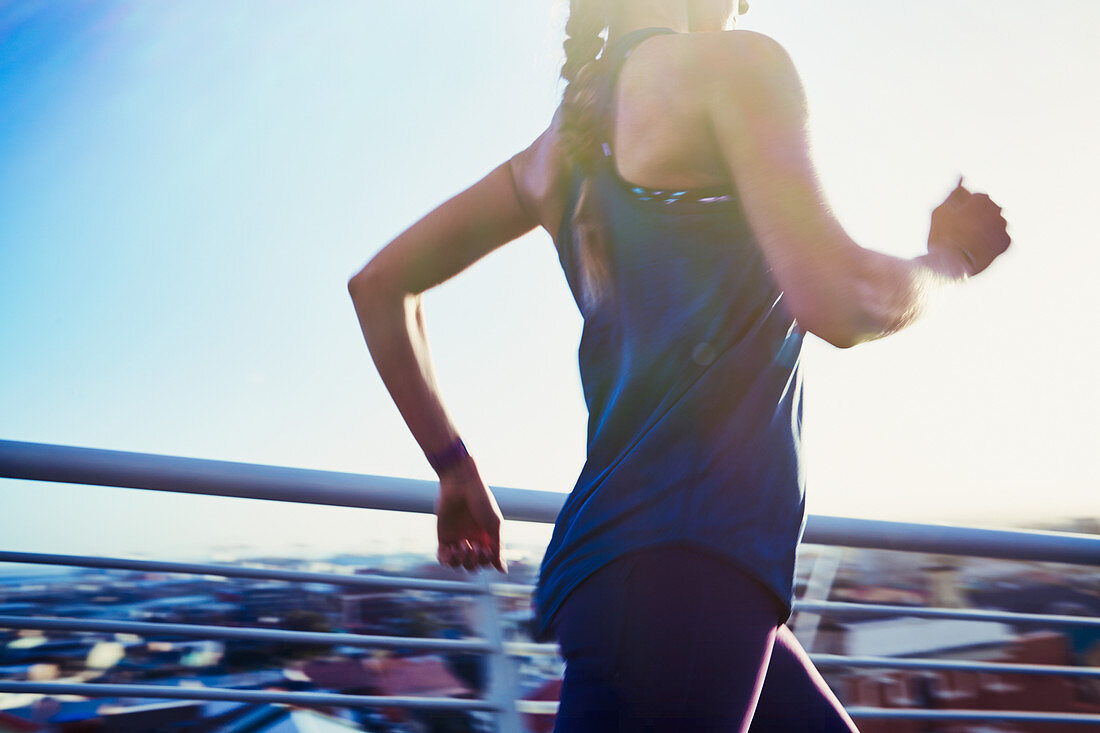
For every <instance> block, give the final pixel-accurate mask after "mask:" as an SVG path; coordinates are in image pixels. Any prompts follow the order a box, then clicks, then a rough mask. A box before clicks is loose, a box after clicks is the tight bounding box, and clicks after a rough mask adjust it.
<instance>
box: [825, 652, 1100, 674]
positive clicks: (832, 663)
mask: <svg viewBox="0 0 1100 733" xmlns="http://www.w3.org/2000/svg"><path fill="white" fill-rule="evenodd" d="M810 659H811V660H812V661H813V663H814V664H815V665H816V666H818V667H885V668H889V669H956V670H964V671H969V672H997V673H1003V674H1042V675H1058V676H1065V677H1100V667H1070V666H1067V665H1060V664H1012V663H1009V662H977V661H973V660H969V659H913V658H909V657H846V656H844V655H842V654H811V655H810Z"/></svg>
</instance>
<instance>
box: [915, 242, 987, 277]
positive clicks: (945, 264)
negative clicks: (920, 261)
mask: <svg viewBox="0 0 1100 733" xmlns="http://www.w3.org/2000/svg"><path fill="white" fill-rule="evenodd" d="M924 259H925V262H926V263H927V265H928V266H929V267H930V268H932V269H933V270H935V271H936V272H938V273H939V274H941V275H944V276H945V277H949V278H952V279H954V280H966V279H968V278H970V277H972V276H974V275H975V274H976V273H977V269H978V268H977V265H976V264H975V262H974V258H973V257H972V256H971V255H970V253H969V252H967V251H966V249H964V248H963V247H961V246H959V245H956V244H954V243H950V242H943V243H938V244H932V243H929V245H928V254H926V255H925V256H924Z"/></svg>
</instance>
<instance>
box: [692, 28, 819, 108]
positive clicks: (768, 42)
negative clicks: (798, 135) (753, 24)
mask: <svg viewBox="0 0 1100 733" xmlns="http://www.w3.org/2000/svg"><path fill="white" fill-rule="evenodd" d="M690 35H691V36H694V38H691V39H690V40H691V43H690V46H691V48H690V53H691V54H692V56H693V58H692V61H693V65H695V66H696V67H697V68H700V69H706V70H707V73H705V74H704V75H703V76H702V78H701V82H702V85H703V89H702V90H701V91H702V92H703V93H705V94H706V95H707V97H708V98H709V99H712V100H713V99H715V98H717V99H719V100H725V101H730V100H731V98H732V99H733V100H734V101H740V102H752V103H754V104H760V103H766V104H765V106H766V107H771V106H772V105H774V104H777V103H778V104H782V105H784V106H788V105H793V106H794V107H796V108H801V107H803V106H804V104H805V99H804V93H803V89H802V83H801V80H800V79H799V76H798V72H797V70H796V69H795V66H794V62H793V61H792V60H791V56H790V54H789V53H788V52H787V49H785V48H784V47H783V45H782V44H780V43H779V41H777V40H775V39H774V38H772V37H771V36H769V35H766V34H764V33H757V32H755V31H747V30H732V31H716V32H713V33H693V34H690Z"/></svg>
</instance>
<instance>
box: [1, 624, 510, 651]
mask: <svg viewBox="0 0 1100 733" xmlns="http://www.w3.org/2000/svg"><path fill="white" fill-rule="evenodd" d="M0 629H34V630H38V631H45V630H51V631H84V632H93V633H108V634H112V633H113V634H137V635H138V636H143V637H148V636H186V637H192V638H198V639H242V640H251V641H277V642H286V643H291V644H325V645H333V644H339V645H344V646H359V647H370V648H372V649H383V648H384V649H395V648H401V649H420V650H433V651H453V652H476V653H490V652H492V651H493V649H492V647H491V646H490V645H489V644H488V643H487V642H485V641H484V640H482V639H423V638H416V637H404V636H374V635H369V634H346V633H340V632H334V631H286V630H284V629H257V628H253V627H248V626H240V627H238V626H203V625H199V624H168V623H163V624H162V623H150V622H147V621H115V620H113V619H83V618H82V619H75V618H56V617H44V616H0Z"/></svg>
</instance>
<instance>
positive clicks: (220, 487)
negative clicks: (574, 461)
mask: <svg viewBox="0 0 1100 733" xmlns="http://www.w3.org/2000/svg"><path fill="white" fill-rule="evenodd" d="M0 478H13V479H29V480H35V481H54V482H61V483H75V484H91V485H98V486H115V487H120V488H131V489H147V490H153V491H172V492H180V493H188V494H204V495H210V496H231V497H238V498H245V499H267V500H272V501H290V502H296V503H301V504H325V505H331V506H345V507H358V508H363V509H386V510H392V511H405V512H417V513H422V514H431V513H434V511H435V499H436V495H437V494H438V484H437V482H435V481H426V480H416V479H404V478H394V477H390V476H369V475H363V474H355V473H338V472H334V471H319V470H313V469H304V468H284V467H281V466H261V465H253V464H248V463H235V462H231V461H211V460H207V459H200V458H180V457H177V456H162V455H155V454H150V453H130V452H126V451H113V450H101V449H98V448H79V447H74V446H62V445H50V444H46V443H25V442H21V441H12V440H0ZM493 493H494V494H495V496H496V498H497V502H498V504H499V505H500V508H501V511H502V513H503V514H504V517H505V518H506V519H513V520H517V521H526V522H554V521H555V520H556V519H557V515H558V513H559V512H560V510H561V506H562V503H563V502H564V501H565V495H564V494H561V493H558V492H554V491H537V490H533V489H516V488H507V487H493ZM803 542H805V543H807V544H822V545H841V546H845V547H862V548H871V549H880V550H898V551H905V552H930V553H938V554H945V555H963V556H970V557H990V558H999V559H1004V560H1032V561H1043V562H1062V563H1071V564H1079V565H1100V537H1090V536H1084V535H1074V534H1068V533H1064V532H1039V531H1031V530H1029V531H1023V530H1000V529H980V528H975V527H956V526H951V525H944V524H917V523H912V522H888V521H883V520H877V519H855V518H851V517H831V516H823V515H811V516H809V517H808V518H807V520H806V531H805V533H804V536H803Z"/></svg>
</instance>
